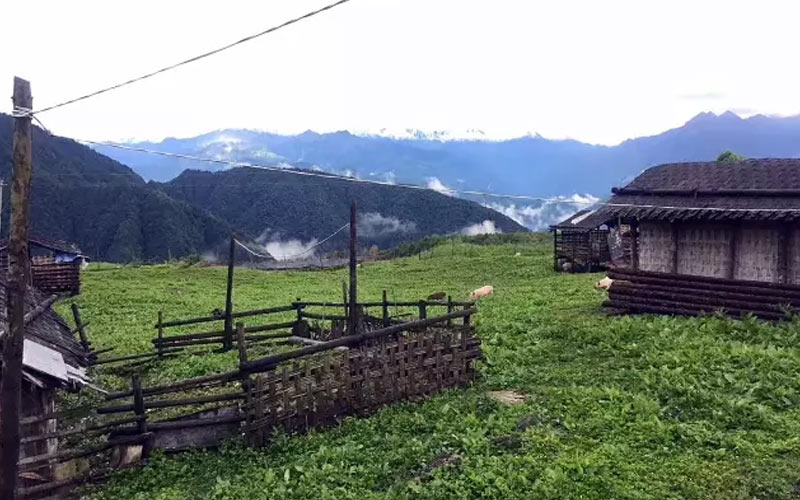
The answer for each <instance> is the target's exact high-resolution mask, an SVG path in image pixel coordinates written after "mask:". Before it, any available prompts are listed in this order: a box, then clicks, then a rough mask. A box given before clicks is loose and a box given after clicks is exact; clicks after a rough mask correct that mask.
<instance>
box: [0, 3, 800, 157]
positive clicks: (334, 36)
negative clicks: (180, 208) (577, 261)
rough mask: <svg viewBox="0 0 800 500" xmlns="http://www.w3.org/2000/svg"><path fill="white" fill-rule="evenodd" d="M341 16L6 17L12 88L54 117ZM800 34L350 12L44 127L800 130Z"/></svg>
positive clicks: (229, 11) (581, 15) (494, 132)
mask: <svg viewBox="0 0 800 500" xmlns="http://www.w3.org/2000/svg"><path fill="white" fill-rule="evenodd" d="M329 1H330V0H322V1H320V0H291V1H290V0H280V1H277V0H272V1H262V2H255V1H250V2H246V1H236V0H226V1H225V2H220V1H213V2H212V1H199V0H195V1H177V0H171V1H164V0H160V1H158V2H156V1H150V0H140V1H138V2H126V3H124V4H123V3H121V2H109V1H107V0H105V1H103V0H99V1H95V0H81V1H79V2H64V1H63V0H56V1H42V0H27V1H25V2H5V3H4V5H3V8H2V11H3V13H4V16H3V17H4V19H6V22H5V23H4V26H3V29H2V30H0V47H3V49H2V50H0V84H2V82H5V85H7V87H6V88H7V89H8V92H9V94H7V95H10V92H11V89H12V77H13V76H14V75H17V76H21V77H23V78H26V79H28V80H30V81H31V86H32V91H33V96H34V108H41V107H44V106H47V105H50V104H54V103H57V102H61V101H63V100H66V99H69V98H73V97H76V96H78V95H81V94H84V93H87V92H90V91H93V90H96V89H98V88H101V87H104V86H107V85H110V84H114V83H118V82H119V81H122V80H127V79H128V78H131V77H133V76H137V75H139V74H140V73H145V72H148V71H152V70H154V69H157V68H159V67H162V66H165V65H168V64H171V63H174V62H177V61H178V60H182V59H186V58H188V57H191V56H193V55H196V54H197V53H200V52H204V51H207V50H210V49H213V48H216V47H217V46H220V45H224V44H227V43H229V42H232V41H234V40H237V39H239V38H242V37H244V36H246V35H249V34H252V33H255V32H258V31H261V30H263V29H265V28H267V27H270V26H272V25H275V24H279V23H280V22H283V21H285V20H286V19H288V18H291V17H294V16H297V15H299V14H303V13H305V12H307V11H310V10H313V9H316V8H318V7H320V6H322V5H324V4H326V3H329ZM798 18H800V2H796V1H770V0H761V1H759V2H752V1H731V0H727V1H712V0H708V1H702V0H693V1H683V0H669V1H643V0H638V1H620V0H604V1H602V2H598V1H594V0H560V1H557V2H556V1H552V0H547V1H535V0H527V1H526V0H520V1H514V0H491V1H490V0H351V1H350V2H349V3H346V4H344V5H342V6H340V7H337V8H336V9H334V10H332V11H329V12H327V13H324V14H321V15H319V16H316V17H314V18H312V19H310V20H307V21H304V22H302V23H299V24H297V25H294V26H291V27H288V28H286V29H284V30H281V31H279V32H276V33H274V34H272V35H268V36H265V37H262V38H259V39H257V40H255V41H252V42H249V43H247V44H244V45H241V46H239V47H236V48H234V49H232V50H230V51H227V52H224V53H221V54H218V55H215V56H213V57H210V58H207V59H205V60H202V61H200V62H197V63H194V64H191V65H188V66H184V67H182V68H180V69H177V70H174V71H170V72H168V73H165V74H162V75H159V76H157V77H154V78H152V79H150V80H147V81H145V82H141V83H137V84H134V85H131V86H128V87H125V88H123V89H120V90H117V91H114V92H110V93H108V94H105V95H103V96H99V97H96V98H93V99H89V100H86V101H83V102H80V103H76V104H72V105H69V106H65V107H63V108H60V109H58V110H53V111H50V112H46V113H43V114H42V115H40V116H39V118H40V119H41V120H42V122H43V123H44V124H45V125H46V126H47V127H48V128H49V129H51V130H52V131H53V132H54V133H56V134H59V135H65V136H69V137H74V138H82V139H92V140H124V139H148V140H157V139H161V138H164V137H170V136H171V137H189V136H193V135H197V134H201V133H204V132H208V131H212V130H217V129H222V128H252V129H260V130H269V131H275V132H282V133H299V132H302V131H304V130H307V129H311V130H316V131H319V132H325V131H335V130H344V129H347V130H351V131H356V132H369V131H378V130H380V129H384V128H385V129H389V130H402V129H405V128H415V129H422V130H428V131H430V130H449V131H452V132H453V133H454V134H458V133H459V132H460V131H465V130H468V129H480V130H483V131H485V132H486V133H487V134H488V136H489V137H496V138H501V137H514V136H520V135H525V134H528V133H530V134H535V133H538V134H540V135H542V136H544V137H548V138H573V139H578V140H581V141H585V142H591V143H597V144H616V143H618V142H620V141H622V140H625V139H627V138H631V137H637V136H642V135H652V134H656V133H659V132H661V131H663V130H666V129H669V128H673V127H677V126H680V125H681V124H683V123H684V122H685V121H687V120H688V119H690V118H691V117H692V116H694V115H695V114H697V113H699V112H701V111H714V112H717V113H721V112H723V111H725V110H733V111H735V112H737V113H738V114H740V115H742V116H749V115H752V114H755V113H763V114H774V115H792V114H797V113H800V91H798V89H800V64H797V57H796V53H795V52H796V47H797V43H796V32H797V29H796V22H797V19H798ZM10 108H11V103H10V100H9V101H6V103H5V104H3V105H2V106H0V110H2V111H4V112H8V111H10Z"/></svg>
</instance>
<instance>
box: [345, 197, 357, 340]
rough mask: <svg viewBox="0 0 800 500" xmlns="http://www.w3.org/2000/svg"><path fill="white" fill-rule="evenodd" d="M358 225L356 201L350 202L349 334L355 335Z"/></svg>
mask: <svg viewBox="0 0 800 500" xmlns="http://www.w3.org/2000/svg"><path fill="white" fill-rule="evenodd" d="M357 223H358V220H357V217H356V200H353V201H351V202H350V307H349V309H350V321H349V322H348V323H349V324H348V327H347V333H348V335H354V334H357V333H358V306H357V303H358V274H357V269H356V267H357V266H358V256H357V255H356V253H357V252H358V230H357V228H356V226H357Z"/></svg>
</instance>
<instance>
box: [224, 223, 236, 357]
mask: <svg viewBox="0 0 800 500" xmlns="http://www.w3.org/2000/svg"><path fill="white" fill-rule="evenodd" d="M235 253H236V240H235V239H234V235H233V233H231V243H230V248H229V249H228V283H227V288H226V291H225V337H224V339H223V341H222V349H223V350H225V351H229V350H230V349H231V348H232V347H233V266H234V258H235Z"/></svg>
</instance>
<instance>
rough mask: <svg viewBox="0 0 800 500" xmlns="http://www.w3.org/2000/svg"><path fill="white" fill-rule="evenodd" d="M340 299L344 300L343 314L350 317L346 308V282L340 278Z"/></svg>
mask: <svg viewBox="0 0 800 500" xmlns="http://www.w3.org/2000/svg"><path fill="white" fill-rule="evenodd" d="M342 301H343V302H344V315H345V317H347V318H349V317H350V312H349V310H348V308H347V282H346V281H345V280H342Z"/></svg>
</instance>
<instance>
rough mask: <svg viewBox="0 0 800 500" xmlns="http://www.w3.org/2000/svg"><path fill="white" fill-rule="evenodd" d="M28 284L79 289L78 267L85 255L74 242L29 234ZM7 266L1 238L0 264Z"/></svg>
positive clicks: (73, 291)
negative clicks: (29, 282) (29, 273)
mask: <svg viewBox="0 0 800 500" xmlns="http://www.w3.org/2000/svg"><path fill="white" fill-rule="evenodd" d="M28 255H29V256H30V266H31V284H32V285H33V286H35V287H36V288H38V289H40V290H42V291H43V292H47V293H61V292H68V293H70V294H73V295H77V294H78V293H80V289H81V268H82V267H83V266H84V264H85V263H86V262H87V261H88V258H87V257H86V256H85V255H84V254H83V253H82V252H81V250H80V249H79V248H78V247H77V246H75V245H74V244H71V243H67V242H64V241H56V240H49V239H46V238H42V237H40V236H31V237H30V238H28ZM7 267H8V241H7V240H4V241H2V242H0V268H1V269H6V268H7Z"/></svg>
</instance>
